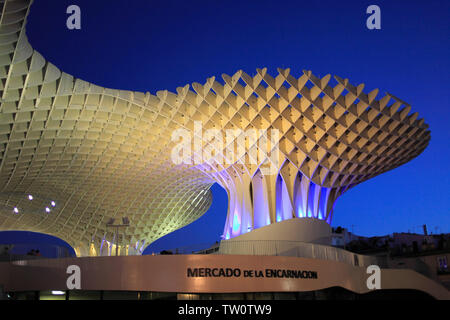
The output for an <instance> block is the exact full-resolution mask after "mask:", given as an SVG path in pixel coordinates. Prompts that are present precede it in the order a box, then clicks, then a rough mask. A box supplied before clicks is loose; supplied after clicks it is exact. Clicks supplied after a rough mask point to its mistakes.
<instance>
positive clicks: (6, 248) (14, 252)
mask: <svg viewBox="0 0 450 320" xmlns="http://www.w3.org/2000/svg"><path fill="white" fill-rule="evenodd" d="M32 250H34V253H33V252H32ZM37 250H39V252H38V253H37ZM73 256H74V254H73V252H72V250H70V249H69V248H67V247H64V246H58V245H49V244H36V243H21V244H0V262H1V261H17V260H33V259H53V258H68V257H73Z"/></svg>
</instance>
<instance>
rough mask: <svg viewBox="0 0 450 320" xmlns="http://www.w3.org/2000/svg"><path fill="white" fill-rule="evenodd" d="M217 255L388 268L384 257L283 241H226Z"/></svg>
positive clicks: (222, 243)
mask: <svg viewBox="0 0 450 320" xmlns="http://www.w3.org/2000/svg"><path fill="white" fill-rule="evenodd" d="M217 254H237V255H263V256H288V257H302V258H311V259H321V260H333V261H339V262H343V263H348V264H351V265H354V266H369V265H372V264H376V265H378V266H380V267H384V266H387V261H386V259H384V257H376V256H365V255H360V254H356V253H353V252H350V251H347V250H344V249H340V248H336V247H331V246H327V245H321V244H314V243H307V242H300V241H283V240H246V241H233V240H225V241H222V242H221V243H220V248H219V251H218V252H217Z"/></svg>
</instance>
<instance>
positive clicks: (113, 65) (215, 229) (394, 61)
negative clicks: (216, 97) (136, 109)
mask: <svg viewBox="0 0 450 320" xmlns="http://www.w3.org/2000/svg"><path fill="white" fill-rule="evenodd" d="M71 4H77V5H79V6H80V8H81V16H82V20H81V27H82V29H81V30H68V29H67V28H66V19H67V17H68V14H66V8H67V6H69V5H71ZM371 4H376V5H378V6H380V8H381V27H382V29H381V30H368V29H367V28H366V19H367V17H368V14H366V8H367V7H368V6H369V5H371ZM449 21H450V1H448V0H443V1H436V0H429V1H406V0H405V1H403V0H396V1H393V0H389V1H379V0H376V1H298V0H297V1H262V0H258V1H242V0H241V1H234V0H233V1H218V0H208V1H203V0H202V1H201V0H191V1H167V0H161V1H153V0H142V1H138V0H133V1H119V0H96V1H92V0H89V1H76V0H70V1H67V0H58V1H54V0H36V1H35V3H34V4H33V5H32V8H31V14H30V16H29V19H28V27H27V34H28V37H29V41H30V43H31V44H32V46H33V47H34V48H35V49H36V50H38V51H39V52H40V53H41V54H43V56H44V57H45V58H46V59H47V60H49V61H50V62H52V63H53V64H55V65H56V66H57V67H59V68H60V69H62V70H63V71H65V72H67V73H69V74H72V75H74V76H75V77H78V78H81V79H83V80H86V81H89V82H93V83H95V84H98V85H101V86H104V87H109V88H115V89H127V90H135V91H149V92H151V93H153V94H155V93H156V91H158V90H164V89H168V90H170V91H175V89H176V87H179V86H184V85H185V84H187V83H193V82H200V83H203V82H204V81H205V80H206V78H208V77H210V76H216V78H218V79H219V80H220V79H221V78H220V75H221V74H222V73H227V74H229V75H232V74H234V73H235V72H236V71H238V70H239V69H242V70H244V71H245V72H246V73H248V74H250V75H253V74H254V73H255V72H256V71H255V70H256V68H262V67H267V68H268V70H269V72H270V73H271V74H272V75H276V68H277V67H281V68H287V67H289V68H291V72H292V73H293V74H294V75H296V76H299V75H300V74H301V71H302V70H303V69H307V70H312V71H313V73H315V74H316V75H318V76H324V75H326V74H328V73H331V74H332V75H334V74H335V75H339V76H340V77H343V78H349V79H350V81H351V82H352V83H353V84H354V85H357V84H359V83H365V84H366V89H365V91H366V92H369V91H371V90H372V89H375V88H379V89H380V93H381V94H384V92H386V91H387V92H390V93H392V94H394V95H396V96H398V97H399V98H401V99H403V100H404V101H406V102H408V103H410V104H411V105H412V108H413V109H412V110H413V111H417V112H419V117H424V118H425V120H426V122H427V123H428V124H429V125H430V129H431V136H432V139H431V143H430V145H429V146H428V148H427V149H426V150H425V152H424V153H423V154H421V155H420V156H419V157H418V158H416V159H414V160H413V161H411V162H409V163H407V164H405V165H403V166H401V167H399V168H397V169H395V170H393V171H390V172H387V173H384V174H382V175H380V176H378V177H376V178H373V179H371V180H369V181H366V182H364V183H362V184H361V185H359V186H357V187H355V188H353V189H351V190H350V191H349V192H348V193H346V194H344V195H343V196H342V197H341V198H340V199H338V201H337V203H336V205H335V208H334V221H333V225H335V226H337V225H342V226H346V227H348V228H349V229H350V230H351V229H353V230H354V232H355V233H357V234H360V235H366V236H370V235H382V234H388V233H392V232H401V231H405V232H406V231H408V230H410V231H415V232H419V231H421V229H420V226H421V225H422V224H427V225H428V229H429V230H430V231H432V232H433V233H434V232H436V231H439V232H450V215H449V207H450V197H449V191H448V187H449V185H450V183H449V182H450V181H449V177H450V169H449V166H448V158H449V156H450V151H449V150H450V148H449V139H450V135H449V123H450V121H449V120H450V113H449V111H448V107H449V101H450V99H449V97H450V95H449V57H450V42H449V39H450V31H449V30H450V25H449ZM213 197H214V200H213V205H212V207H211V208H210V210H209V211H208V212H207V213H206V214H205V215H204V216H203V217H202V218H200V219H199V220H198V221H196V222H194V223H193V224H191V225H189V226H187V227H184V228H183V229H181V230H178V231H176V232H174V233H172V234H171V235H168V236H166V237H164V238H162V239H160V240H158V241H156V242H155V243H154V244H153V245H152V246H151V247H150V248H149V249H148V251H159V250H161V249H164V248H166V249H169V248H174V247H183V246H187V245H191V244H198V243H212V242H214V241H216V240H218V239H219V236H220V234H221V233H222V231H223V226H224V223H225V215H226V209H227V199H226V193H225V191H223V190H221V188H220V187H219V186H217V185H215V186H214V187H213ZM352 225H353V226H352ZM436 228H437V229H436ZM5 238H6V240H5ZM17 239H18V236H14V237H12V236H10V235H8V237H6V236H5V235H3V236H1V235H0V242H5V241H9V240H11V241H13V240H14V241H17Z"/></svg>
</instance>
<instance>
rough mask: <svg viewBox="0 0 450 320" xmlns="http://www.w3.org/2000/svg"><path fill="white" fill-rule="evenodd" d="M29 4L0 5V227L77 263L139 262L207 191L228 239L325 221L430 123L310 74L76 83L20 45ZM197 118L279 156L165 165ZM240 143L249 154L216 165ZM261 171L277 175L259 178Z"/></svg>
mask: <svg viewBox="0 0 450 320" xmlns="http://www.w3.org/2000/svg"><path fill="white" fill-rule="evenodd" d="M31 3H32V1H26V0H16V1H13V0H6V1H0V6H1V10H2V11H1V12H2V14H1V17H0V79H1V83H0V95H1V96H0V98H1V101H0V188H1V190H0V204H1V206H2V208H1V209H0V230H29V231H36V232H43V233H47V234H51V235H55V236H57V237H59V238H61V239H63V240H65V241H67V242H68V243H69V244H71V245H72V246H73V247H74V248H75V249H76V252H77V254H78V255H88V254H93V255H98V254H105V252H104V251H105V250H104V244H105V243H111V242H114V243H116V242H118V243H120V244H122V245H123V246H124V245H125V244H133V245H132V246H131V245H130V246H129V249H130V250H131V249H134V250H135V251H136V252H139V247H140V248H141V250H142V248H143V247H144V246H143V245H145V244H149V243H151V242H153V241H155V240H156V239H158V238H160V237H162V236H163V235H165V234H167V233H170V232H171V231H173V230H176V229H178V228H180V227H182V226H184V225H187V224H189V223H191V222H192V221H194V220H196V219H197V218H199V217H200V216H201V215H202V214H203V213H205V212H206V210H207V209H208V208H209V206H210V204H211V201H212V198H211V193H210V191H209V189H210V187H211V185H212V184H214V183H216V182H217V183H219V184H220V185H221V186H222V187H223V188H224V189H225V190H226V191H227V193H228V198H229V206H228V214H227V221H226V223H225V230H224V237H225V238H230V237H234V236H237V235H239V234H242V233H245V232H248V231H250V230H252V229H254V228H258V227H261V226H264V225H267V224H270V223H275V222H277V221H281V220H285V219H290V218H294V217H298V218H302V217H310V218H316V219H322V220H325V221H327V222H329V223H331V218H332V211H333V210H332V209H333V204H334V202H335V201H336V199H337V198H338V197H339V196H340V195H342V194H343V193H344V192H345V191H347V190H348V189H349V188H351V187H353V186H355V185H356V184H359V183H361V182H363V181H365V180H367V179H369V178H371V177H374V176H376V175H378V174H381V173H383V172H385V171H388V170H391V169H393V168H395V167H397V166H399V165H401V164H403V163H405V162H408V161H410V160H411V159H413V158H415V157H416V156H418V155H419V154H420V153H421V152H422V151H423V150H424V149H425V148H426V146H427V145H428V142H429V140H430V131H429V130H428V125H427V124H425V123H424V120H423V119H418V114H417V113H413V114H411V113H410V110H411V107H410V106H409V105H408V104H407V103H405V102H403V101H402V100H400V99H398V98H397V97H395V96H393V95H391V94H386V95H385V96H383V97H381V98H379V99H377V96H378V90H377V89H376V90H373V91H371V92H370V93H365V92H364V91H363V89H364V85H363V84H360V85H357V86H353V85H352V84H351V83H350V82H349V81H348V79H342V78H340V77H334V78H332V77H331V76H330V75H326V76H324V77H322V78H319V77H316V76H315V75H313V74H312V72H311V71H303V74H302V75H301V76H300V77H298V78H297V77H295V76H293V75H292V74H291V72H290V70H289V69H278V74H277V75H276V77H272V76H270V74H269V73H268V72H267V69H257V73H256V74H255V75H254V76H253V77H252V76H250V75H248V74H246V73H244V72H243V71H238V72H237V73H236V74H234V75H233V76H228V75H223V76H222V78H223V83H219V82H218V81H216V80H215V78H214V77H212V78H209V79H208V80H207V81H206V83H205V84H203V85H201V84H198V83H194V84H192V89H193V90H191V89H190V86H189V85H187V86H185V87H182V88H178V89H177V93H172V92H168V91H159V92H157V93H156V95H152V94H150V93H140V92H131V91H122V90H113V89H107V88H103V87H100V86H96V85H94V84H91V83H88V82H85V81H83V80H80V79H75V78H73V77H72V76H70V75H68V74H66V73H64V72H62V71H60V70H59V69H58V68H57V67H55V66H54V65H52V64H51V63H50V62H48V61H46V60H45V59H44V58H43V57H42V56H41V55H40V54H39V53H38V52H37V51H35V50H34V49H33V48H32V47H31V46H30V44H29V43H28V41H27V38H26V34H25V24H26V17H27V15H28V13H29V10H30V5H31ZM333 82H334V84H333ZM196 122H200V123H201V124H202V126H203V129H204V130H209V129H216V130H218V131H219V132H224V131H226V130H227V129H241V130H242V132H243V133H242V134H244V133H245V132H246V131H248V130H250V129H258V130H259V131H258V137H257V139H256V142H260V141H261V139H263V138H264V135H265V133H266V132H269V131H270V130H274V129H276V130H278V131H279V132H280V135H279V139H278V140H277V141H275V143H274V144H271V145H270V146H269V147H268V148H269V149H268V151H273V150H275V149H277V150H278V151H279V153H278V155H277V159H275V160H276V161H274V159H273V158H271V157H269V156H265V155H262V156H260V155H259V154H258V158H257V159H256V162H251V161H249V155H250V154H251V152H250V151H252V150H254V149H255V148H257V144H256V143H255V141H251V140H250V139H248V137H245V138H244V139H238V137H235V138H234V139H232V140H231V141H227V142H226V143H225V144H224V148H223V149H220V150H217V149H216V150H215V156H214V157H212V158H210V159H205V161H204V162H203V163H201V164H196V165H195V164H194V165H186V164H181V165H175V164H174V163H173V161H172V159H171V153H172V150H173V148H174V146H175V145H176V142H175V141H173V139H171V137H172V134H173V132H174V130H177V129H180V128H184V129H186V130H188V132H192V133H193V134H194V135H195V134H196V133H195V130H194V129H195V123H196ZM242 142H243V143H244V145H243V147H244V148H245V150H246V151H248V152H245V153H244V154H240V155H238V158H237V159H235V161H234V162H233V163H231V164H225V163H223V162H222V161H220V158H223V157H224V156H225V153H226V150H225V148H227V147H229V146H230V145H233V146H235V145H236V144H239V143H242ZM202 143H203V145H202V150H204V149H205V148H208V147H210V145H211V141H202ZM269 153H270V152H269ZM268 164H269V165H275V166H276V169H277V170H276V172H277V173H276V174H270V175H265V174H263V173H262V171H261V167H262V166H265V165H268ZM29 194H32V195H33V196H34V197H35V199H33V200H32V201H30V200H29V199H27V195H29ZM50 201H55V202H56V206H55V207H52V208H50V209H51V212H50V213H47V212H45V211H44V210H43V209H44V206H45V205H47V206H48V204H49V202H50ZM14 208H18V210H19V213H15V212H14V211H13V209H14ZM121 217H128V218H129V220H130V221H131V224H130V226H129V227H127V228H125V229H123V232H122V233H121V238H120V239H114V238H113V234H112V230H110V229H108V228H107V227H106V222H107V221H108V220H109V219H110V218H115V219H117V220H118V219H120V218H121ZM141 246H142V247H141ZM127 248H128V246H127ZM127 251H128V249H127ZM130 252H131V251H130Z"/></svg>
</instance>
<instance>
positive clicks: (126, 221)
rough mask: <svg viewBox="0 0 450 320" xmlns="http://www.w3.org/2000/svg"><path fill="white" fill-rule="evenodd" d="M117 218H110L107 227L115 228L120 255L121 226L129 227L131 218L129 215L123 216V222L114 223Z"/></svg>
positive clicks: (117, 252) (115, 237)
mask: <svg viewBox="0 0 450 320" xmlns="http://www.w3.org/2000/svg"><path fill="white" fill-rule="evenodd" d="M115 220H116V219H114V218H110V219H109V220H108V222H107V223H106V227H111V228H114V239H117V241H116V242H117V243H116V257H117V256H118V255H119V228H122V227H128V226H129V225H130V220H129V219H128V217H122V223H119V224H114V221H115Z"/></svg>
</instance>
